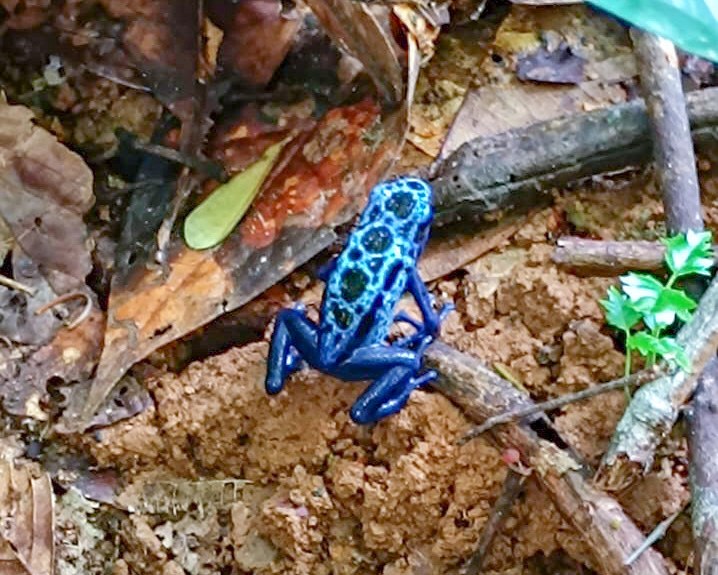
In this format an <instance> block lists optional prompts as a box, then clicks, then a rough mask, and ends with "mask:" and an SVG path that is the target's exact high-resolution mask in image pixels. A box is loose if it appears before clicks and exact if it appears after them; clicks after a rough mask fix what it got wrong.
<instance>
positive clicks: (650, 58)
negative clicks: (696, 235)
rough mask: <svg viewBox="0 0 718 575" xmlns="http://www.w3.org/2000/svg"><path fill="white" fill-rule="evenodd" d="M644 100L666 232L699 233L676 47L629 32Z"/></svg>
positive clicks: (694, 176)
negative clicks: (692, 231) (690, 231)
mask: <svg viewBox="0 0 718 575" xmlns="http://www.w3.org/2000/svg"><path fill="white" fill-rule="evenodd" d="M631 38H632V39H633V46H634V52H635V53H636V58H637V59H638V69H639V71H640V75H641V91H642V92H643V98H644V100H645V102H646V109H647V111H648V118H649V125H650V127H651V137H652V140H653V160H654V165H655V169H656V178H657V180H658V185H659V188H660V190H661V192H662V194H663V208H664V210H665V213H666V227H667V228H668V232H669V234H676V233H680V232H687V231H688V230H694V231H699V230H702V229H703V217H702V211H701V196H700V189H699V187H698V171H697V170H696V157H695V154H694V153H693V141H692V139H691V128H690V124H689V122H688V113H687V111H686V100H685V97H684V96H683V86H682V83H681V71H680V68H679V67H678V55H677V54H676V49H675V47H674V46H673V44H672V43H671V42H670V41H669V40H665V39H663V38H660V37H658V36H654V35H653V34H650V33H648V32H643V31H640V30H637V29H632V30H631Z"/></svg>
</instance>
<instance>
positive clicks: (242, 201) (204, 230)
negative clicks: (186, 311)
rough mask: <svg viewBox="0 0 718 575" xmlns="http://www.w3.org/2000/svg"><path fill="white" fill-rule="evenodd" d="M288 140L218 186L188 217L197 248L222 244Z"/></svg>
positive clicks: (190, 241)
mask: <svg viewBox="0 0 718 575" xmlns="http://www.w3.org/2000/svg"><path fill="white" fill-rule="evenodd" d="M285 143H286V140H283V141H281V142H278V143H277V144H274V145H273V146H270V147H269V148H268V149H267V151H265V152H264V154H263V155H262V157H261V158H260V159H259V160H257V161H256V162H255V163H254V164H252V165H251V166H249V167H248V168H247V169H246V170H244V171H243V172H240V173H239V174H237V175H236V176H234V177H233V178H232V179H231V180H229V181H228V182H227V183H226V184H222V185H221V186H218V187H217V188H216V189H215V190H214V191H213V192H212V193H211V194H210V195H209V197H207V199H205V200H204V201H203V202H202V203H201V204H200V205H198V206H197V207H196V208H195V209H194V210H192V211H191V212H190V214H189V215H188V216H187V218H186V219H185V221H184V239H185V242H187V245H188V246H189V247H190V248H192V249H194V250H205V249H207V248H211V247H214V246H216V245H218V244H220V243H221V242H222V241H223V240H224V239H225V238H226V237H227V236H228V235H229V234H230V233H231V232H232V230H233V229H234V228H235V227H236V225H237V224H238V223H239V221H240V220H241V219H242V217H243V216H244V214H246V213H247V210H248V209H249V206H251V205H252V201H253V200H254V198H255V197H256V195H257V193H259V190H260V189H261V187H262V183H263V182H264V180H265V179H266V177H267V176H268V175H269V172H270V170H271V169H272V166H274V163H275V162H276V161H277V157H278V156H279V152H281V151H282V148H283V147H284V144H285Z"/></svg>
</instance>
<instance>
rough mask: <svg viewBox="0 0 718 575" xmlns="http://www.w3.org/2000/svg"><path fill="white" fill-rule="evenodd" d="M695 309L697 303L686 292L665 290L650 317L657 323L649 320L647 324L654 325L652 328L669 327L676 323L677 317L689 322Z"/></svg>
mask: <svg viewBox="0 0 718 575" xmlns="http://www.w3.org/2000/svg"><path fill="white" fill-rule="evenodd" d="M695 308H696V302H695V301H693V300H692V299H691V298H690V297H688V296H687V295H686V294H685V292H684V291H682V290H676V289H671V288H663V289H662V290H661V292H660V293H659V294H658V298H657V299H656V301H655V303H654V304H653V309H651V311H650V315H652V316H653V317H654V319H655V321H652V320H649V321H648V322H647V323H652V324H653V325H651V326H650V327H651V328H653V327H655V326H661V327H668V326H669V325H671V324H672V323H673V322H674V321H676V316H678V317H679V318H680V319H681V320H682V321H688V320H689V319H691V310H694V309H695Z"/></svg>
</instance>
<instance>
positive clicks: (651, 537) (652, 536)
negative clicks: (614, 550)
mask: <svg viewBox="0 0 718 575" xmlns="http://www.w3.org/2000/svg"><path fill="white" fill-rule="evenodd" d="M683 509H685V507H682V508H681V509H679V510H678V511H676V512H675V513H674V514H673V515H671V516H670V517H666V518H665V519H664V520H663V521H661V522H660V523H659V524H658V525H656V527H655V528H654V529H653V531H651V532H650V533H649V534H648V536H647V537H646V540H645V541H644V542H643V544H642V545H641V546H640V547H638V548H637V549H636V550H635V551H634V552H633V553H631V555H630V556H629V557H628V559H626V565H631V564H632V563H635V561H636V559H638V558H639V557H640V556H641V555H643V554H644V553H645V552H646V549H649V548H650V547H651V546H652V545H653V544H654V543H656V541H659V540H660V539H662V538H663V536H664V535H665V534H666V532H667V531H668V528H669V527H670V526H671V525H673V522H674V521H675V520H676V519H678V516H679V515H680V514H681V513H683Z"/></svg>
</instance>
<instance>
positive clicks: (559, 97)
mask: <svg viewBox="0 0 718 575" xmlns="http://www.w3.org/2000/svg"><path fill="white" fill-rule="evenodd" d="M570 18H573V19H574V20H573V21H571V20H570ZM579 18H580V19H579ZM571 22H574V23H573V24H572V23H571ZM575 22H580V26H579V25H576V24H575ZM540 38H544V40H543V41H544V43H546V44H547V47H541V41H540ZM587 39H590V41H589V40H587ZM584 44H585V45H584ZM569 45H571V46H580V47H581V58H582V65H581V68H582V70H581V75H582V76H585V78H586V80H585V81H582V82H580V83H579V84H578V85H576V86H571V85H543V84H542V85H539V84H534V83H525V82H521V81H519V80H518V79H517V77H516V75H515V73H514V67H515V64H516V62H525V61H526V60H524V58H525V57H526V54H527V53H529V54H535V53H538V52H541V51H544V52H545V51H546V50H548V51H549V52H550V53H552V54H553V53H556V52H557V50H558V49H559V47H561V46H564V49H568V48H566V47H567V46H569ZM583 60H585V63H583ZM481 73H482V74H483V75H486V76H487V77H489V78H491V80H492V81H491V82H490V83H489V82H486V84H487V85H484V86H482V87H481V88H478V89H476V90H472V91H470V92H469V93H468V94H467V95H466V97H465V98H464V101H463V103H462V105H461V109H460V110H459V112H458V114H457V115H456V117H455V119H454V122H453V124H452V126H451V129H450V131H449V133H448V134H447V136H446V139H445V140H444V143H443V145H442V148H441V152H440V154H439V159H445V158H447V157H448V156H449V155H450V154H451V153H452V152H453V151H455V150H456V149H458V148H459V147H460V146H461V145H462V144H463V143H465V142H467V141H469V140H471V139H474V138H478V137H484V136H490V135H493V134H498V133H501V132H505V131H507V130H511V129H515V128H520V127H524V126H527V125H530V124H533V123H536V122H541V121H545V120H550V119H553V118H559V117H562V116H566V115H570V114H572V113H576V112H578V111H586V110H592V109H596V108H602V107H605V106H609V105H612V104H616V103H619V102H623V101H625V100H626V99H627V98H628V97H629V94H628V93H627V90H626V88H625V83H626V82H630V81H631V80H632V78H633V77H634V76H635V75H636V65H635V60H634V58H633V55H632V53H631V52H630V44H629V43H628V39H627V38H624V37H622V36H620V37H619V36H617V35H616V32H615V31H614V30H613V29H612V28H610V27H607V26H606V25H605V23H604V22H603V21H602V19H601V17H599V16H597V15H594V14H590V13H588V12H587V11H586V10H585V8H584V7H573V8H555V9H550V8H545V9H543V10H537V11H528V10H526V9H522V10H521V9H518V8H514V10H513V11H512V13H511V15H510V16H509V17H508V18H507V19H506V20H505V21H504V22H503V23H502V25H501V27H500V28H499V30H498V31H497V34H496V38H495V40H494V44H493V58H486V59H485V60H484V62H483V64H482V66H481ZM576 78H578V75H576ZM576 78H574V79H576Z"/></svg>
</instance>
